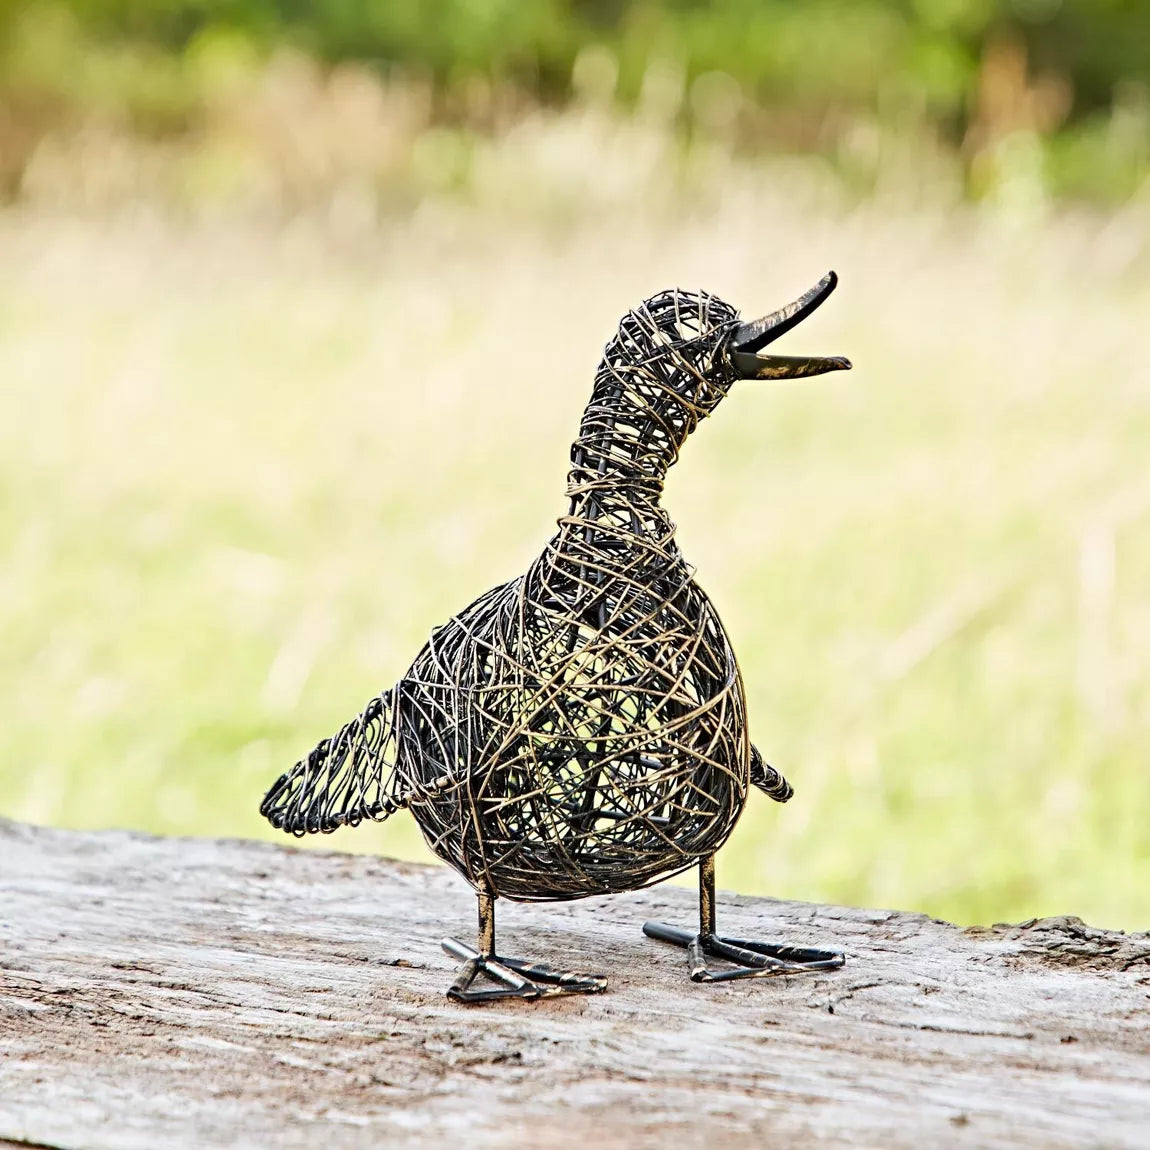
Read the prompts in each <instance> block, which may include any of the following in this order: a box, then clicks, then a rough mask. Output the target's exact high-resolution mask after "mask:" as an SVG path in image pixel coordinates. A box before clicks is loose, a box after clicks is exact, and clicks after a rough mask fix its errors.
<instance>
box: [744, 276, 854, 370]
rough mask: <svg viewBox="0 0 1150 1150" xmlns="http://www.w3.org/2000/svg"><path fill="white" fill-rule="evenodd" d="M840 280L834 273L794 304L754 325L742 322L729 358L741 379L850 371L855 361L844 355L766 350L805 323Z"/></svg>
mask: <svg viewBox="0 0 1150 1150" xmlns="http://www.w3.org/2000/svg"><path fill="white" fill-rule="evenodd" d="M838 282H839V277H838V276H836V275H835V273H834V272H827V274H826V275H825V276H823V278H822V279H821V280H819V282H818V283H817V284H815V286H814V287H813V288H811V290H810V291H808V292H805V293H804V294H803V295H801V296H799V298H798V299H797V300H795V302H794V303H789V304H787V306H786V307H782V308H779V310H778V311H773V312H771V314H770V315H765V316H763V318H762V319H757V320H754V321H753V322H752V323H741V324H739V326H738V327H737V328H735V330H734V331H733V332H732V333H731V338H730V340H729V342H728V343H727V357H728V359H730V361H731V366H732V367H734V369H735V370H736V371H737V372H738V373H739V378H740V379H799V378H800V377H802V376H805V375H822V374H823V373H824V372H827V371H849V370H850V366H851V361H850V360H849V359H844V358H843V357H842V356H841V355H834V356H829V357H825V358H824V357H810V356H799V355H768V354H767V353H766V352H765V351H764V350H763V349H764V348H765V347H767V345H768V344H771V343H773V342H774V341H775V340H776V339H778V338H779V336H780V335H782V334H783V333H784V332H788V331H790V330H791V328H792V327H795V326H796V325H797V324H800V323H802V322H803V320H804V319H806V318H807V316H809V315H810V314H811V312H813V311H814V310H815V309H816V308H817V307H818V306H819V305H820V304H821V303H822V302H823V300H825V299H826V298H827V296H829V295H830V294H831V292H833V291H834V290H835V287H836V285H837V284H838Z"/></svg>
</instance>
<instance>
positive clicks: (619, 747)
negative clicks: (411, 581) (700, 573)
mask: <svg viewBox="0 0 1150 1150" xmlns="http://www.w3.org/2000/svg"><path fill="white" fill-rule="evenodd" d="M661 527H662V530H661V531H660V532H658V533H652V532H648V531H640V532H639V533H635V531H634V527H633V526H630V527H628V528H627V529H625V530H624V529H620V528H619V527H617V526H616V527H612V526H610V525H605V524H604V523H603V522H602V521H595V520H585V519H582V518H580V517H578V516H572V517H569V518H568V519H567V520H565V521H563V522H562V523H561V525H560V530H559V532H558V533H557V534H556V535H555V537H554V538H553V539H552V540H551V541H550V543H549V544H548V546H547V548H546V549H545V550H544V552H543V554H542V555H541V556H540V557H539V559H537V560H536V561H535V562H534V563H533V564H532V565H531V567H530V568H529V569H528V571H527V573H526V574H525V575H524V576H522V577H521V578H519V579H515V580H513V581H511V582H509V583H506V584H504V585H502V586H500V587H497V588H495V589H494V590H493V591H491V592H489V593H488V594H487V595H484V596H483V597H481V598H480V599H478V600H477V601H476V602H475V603H473V604H472V605H471V606H470V607H468V608H467V609H466V610H464V611H462V612H460V614H459V615H457V616H456V617H455V618H453V619H452V620H451V621H450V622H449V623H448V624H447V625H446V626H444V627H441V628H438V629H436V631H435V632H434V633H433V634H432V636H431V638H430V640H429V641H428V643H427V645H426V646H425V647H424V648H423V650H422V651H421V652H420V653H419V655H418V656H417V658H416V660H415V662H414V663H413V664H412V666H411V668H410V670H409V671H408V672H407V673H406V674H405V675H404V677H403V679H402V680H401V681H400V683H399V684H398V685H397V687H396V688H395V704H394V705H395V716H394V722H395V724H396V730H397V736H398V761H397V771H398V772H399V773H400V774H401V775H402V776H403V777H404V779H405V782H406V786H405V788H404V790H405V792H406V795H407V805H408V806H409V808H410V809H411V812H412V814H413V815H414V816H415V818H416V820H417V821H418V823H419V825H420V828H421V829H422V831H423V834H424V836H425V838H426V839H427V842H428V844H429V845H430V847H431V849H432V850H434V851H435V853H436V854H438V855H439V857H440V858H442V859H443V860H444V861H445V862H448V863H450V864H451V865H452V866H454V867H455V868H456V869H457V870H459V871H460V873H462V874H463V875H464V876H465V877H466V878H467V879H468V880H469V881H470V882H471V883H472V885H473V886H475V887H476V888H477V889H484V890H488V891H490V892H491V893H492V894H495V895H498V896H502V897H505V898H510V899H573V898H581V897H584V896H586V895H594V894H608V893H612V892H614V891H619V890H630V889H634V888H636V887H640V886H645V885H647V884H648V883H652V882H655V881H658V880H659V879H662V878H665V877H667V876H668V875H671V874H674V873H676V872H678V871H681V870H684V869H686V868H687V867H689V866H691V865H693V864H694V863H695V862H697V861H698V859H699V858H700V857H702V856H703V855H706V854H710V853H713V852H714V851H715V850H717V849H718V847H719V846H721V845H722V843H723V842H724V841H725V840H726V838H727V836H728V835H729V834H730V832H731V829H732V828H733V827H734V825H735V821H736V820H737V818H738V816H739V814H740V812H741V811H742V808H743V805H744V803H745V802H746V797H747V788H748V782H749V777H750V743H749V740H748V737H747V725H746V706H745V702H744V697H743V684H742V679H741V676H740V674H739V668H738V664H737V663H736V661H735V656H734V652H733V651H732V649H731V646H730V643H729V641H728V640H727V637H726V634H725V632H724V631H723V627H722V624H721V622H720V621H719V617H718V615H717V613H716V612H715V610H714V608H713V607H712V605H711V603H710V601H709V600H708V599H707V597H706V595H705V594H704V593H703V591H702V590H701V589H700V588H699V586H698V585H697V584H696V583H695V581H694V579H693V578H692V572H691V570H690V568H689V567H688V565H687V564H686V562H685V561H684V559H683V558H682V555H681V554H680V552H679V549H678V547H677V546H675V544H674V540H673V536H672V531H673V528H672V527H671V525H670V522H669V520H665V518H664V521H663V523H662V524H661Z"/></svg>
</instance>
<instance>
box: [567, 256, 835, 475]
mask: <svg viewBox="0 0 1150 1150" xmlns="http://www.w3.org/2000/svg"><path fill="white" fill-rule="evenodd" d="M837 284H838V277H837V276H836V275H835V273H834V272H828V273H827V274H826V275H825V276H823V278H822V279H821V280H819V282H818V283H817V284H815V286H814V287H813V288H811V289H810V290H809V291H807V292H805V293H804V294H803V295H801V296H800V297H799V298H798V299H797V300H795V301H794V302H793V303H789V304H787V305H786V307H782V308H779V309H778V311H773V312H771V313H770V314H768V315H765V316H763V317H762V318H761V319H756V320H752V321H751V322H749V323H747V322H742V321H741V320H740V317H739V313H738V311H736V310H735V308H733V307H732V306H731V305H730V304H728V303H725V302H724V301H723V300H721V299H719V298H718V297H717V296H713V295H709V294H708V293H706V292H687V291H683V290H681V289H679V288H673V289H671V290H670V291H664V292H660V293H659V294H658V295H655V296H652V297H651V298H650V299H648V300H646V301H644V302H643V303H642V304H640V305H639V307H637V308H635V310H634V311H630V312H628V313H627V315H625V316H624V317H623V320H622V322H621V323H620V325H619V331H618V333H617V334H616V335H615V338H614V339H612V340H611V341H610V343H608V344H607V346H606V348H605V349H604V353H603V360H602V362H601V363H600V365H599V370H598V372H597V374H596V376H595V390H594V392H593V394H592V397H591V402H590V404H589V405H588V407H587V410H586V412H585V413H584V416H583V422H582V425H581V427H580V433H579V438H578V439H577V440H576V441H575V443H574V444H573V445H572V449H571V461H572V464H573V465H574V467H573V470H572V473H571V485H572V488H573V490H572V494H575V492H576V490H584V489H586V488H588V486H593V487H599V486H601V485H602V484H603V483H605V482H607V483H609V482H611V481H612V480H619V479H622V480H624V481H629V482H630V483H632V484H637V485H638V486H640V487H644V488H648V489H650V490H651V491H653V493H655V494H656V495H657V494H658V490H659V488H661V485H662V477H663V475H664V474H665V472H666V470H667V468H668V467H669V466H670V465H671V464H672V463H674V461H675V459H676V458H677V456H678V453H679V449H680V448H681V447H682V445H683V443H684V442H686V439H687V436H688V435H690V434H691V432H692V431H694V430H695V428H696V427H697V426H698V424H699V420H701V419H704V418H706V417H707V416H708V415H710V414H711V412H712V411H714V409H715V408H716V407H717V406H718V405H719V403H720V402H721V401H722V400H723V398H724V397H725V396H726V395H727V393H728V392H729V391H730V389H731V387H732V386H733V385H734V384H735V383H736V382H737V381H738V380H764V379H767V380H769V379H797V378H801V377H803V376H811V375H822V374H823V373H825V372H828V371H845V370H848V369H849V368H850V366H851V364H850V361H849V360H847V359H844V358H843V357H842V356H831V357H812V356H790V355H776V354H774V352H773V351H771V350H769V349H770V347H771V345H772V344H773V343H774V341H775V340H776V339H778V338H779V337H780V336H781V335H783V334H785V333H786V332H788V331H790V330H791V328H793V327H796V326H797V325H798V324H800V323H802V321H803V320H804V319H806V318H807V316H809V315H810V314H811V313H812V312H814V311H815V310H816V309H817V308H818V307H819V306H820V305H821V304H822V303H823V301H824V300H825V299H826V298H827V297H828V296H829V295H830V294H831V292H833V291H834V290H835V286H836V285H837Z"/></svg>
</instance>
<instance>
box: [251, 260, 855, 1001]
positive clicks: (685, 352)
mask: <svg viewBox="0 0 1150 1150" xmlns="http://www.w3.org/2000/svg"><path fill="white" fill-rule="evenodd" d="M836 282H837V280H836V277H835V274H834V273H833V272H831V273H829V274H828V275H826V276H825V277H824V278H823V279H822V280H821V281H820V282H819V283H818V284H817V285H815V287H813V288H812V289H811V290H810V291H808V292H807V293H806V294H804V295H803V296H802V297H800V298H799V299H798V300H796V301H795V302H794V303H792V304H789V305H788V306H787V307H784V308H781V309H780V310H779V311H776V312H773V313H771V314H770V315H767V316H765V317H763V318H762V319H760V320H756V321H754V322H751V323H741V322H740V320H739V315H738V313H737V312H736V311H735V309H734V308H732V307H731V306H730V305H728V304H726V303H724V302H723V301H722V300H720V299H717V298H716V297H715V296H712V295H708V294H706V293H691V292H685V291H681V290H677V289H676V290H672V291H665V292H662V293H661V294H659V295H656V296H653V297H652V298H651V299H649V300H647V301H646V302H644V303H643V304H641V305H640V306H639V307H638V308H636V309H635V310H634V311H632V312H629V313H628V314H627V315H626V316H625V317H624V318H623V320H622V323H621V324H620V326H619V331H618V333H617V334H616V336H615V337H614V339H612V340H611V341H610V342H609V343H608V344H607V347H606V349H605V352H604V356H603V360H602V362H601V364H600V366H599V370H598V373H597V374H596V377H595V387H594V391H593V393H592V396H591V402H590V404H589V405H588V407H587V409H586V411H585V413H584V415H583V420H582V424H581V426H580V429H579V437H578V438H577V439H576V440H575V442H574V444H573V445H572V448H571V470H570V474H569V478H568V486H567V495H568V497H569V500H570V504H569V507H568V510H567V514H566V515H564V516H563V517H562V518H561V519H560V520H559V521H558V528H559V529H558V531H557V533H556V534H555V535H554V536H553V537H552V539H551V540H550V542H549V543H548V544H547V546H546V547H545V548H544V550H543V553H542V554H541V555H540V556H539V558H538V559H536V560H535V561H534V562H533V563H532V564H531V566H530V568H529V569H528V570H527V572H526V573H525V574H523V575H521V576H520V577H519V578H517V579H513V580H511V582H509V583H504V584H503V585H502V586H499V587H495V588H494V589H492V590H491V591H488V592H487V594H485V595H482V596H480V598H478V599H477V600H475V602H474V603H472V604H471V605H470V606H469V607H466V608H464V609H463V610H462V611H460V612H459V614H458V615H456V616H455V617H454V618H452V619H451V620H449V621H448V622H447V623H446V624H444V625H443V626H441V627H437V628H434V629H433V630H432V632H431V637H430V638H429V639H428V641H427V644H426V645H425V646H424V648H423V649H422V650H421V651H420V652H419V654H418V655H417V656H416V658H415V661H414V662H413V663H412V665H411V667H410V669H409V670H408V671H407V673H406V674H405V675H404V676H403V678H402V679H400V680H399V682H398V683H396V684H395V685H394V686H393V687H390V688H388V689H387V690H385V691H384V692H382V694H380V695H378V696H376V697H375V698H374V699H372V700H371V702H370V703H368V705H367V707H366V708H365V709H364V710H363V712H362V713H361V714H360V715H358V716H357V717H356V718H354V719H352V720H351V722H349V723H348V724H347V725H346V726H344V727H343V728H342V729H341V730H340V731H338V732H337V733H336V734H335V735H333V736H332V737H331V738H328V739H324V740H323V741H322V742H321V743H320V744H319V745H318V746H317V747H316V748H315V749H314V750H313V751H312V752H311V753H310V754H309V755H308V756H307V757H306V758H305V759H303V760H301V761H300V762H299V763H297V764H296V765H295V766H294V767H293V768H292V769H291V770H290V771H288V772H287V773H286V774H284V775H283V776H282V777H281V778H280V779H278V780H277V782H276V783H275V784H274V785H273V786H272V787H271V789H270V790H269V791H268V792H267V795H266V796H265V798H264V800H263V803H262V805H261V807H260V810H261V813H262V814H263V815H264V816H265V817H266V818H267V819H268V820H269V821H270V822H271V824H272V825H273V826H275V827H277V828H280V829H282V830H284V831H287V832H289V833H291V834H294V835H305V834H313V833H316V832H321V833H326V832H330V831H334V830H336V829H338V828H340V827H344V826H355V825H357V824H358V823H360V822H362V821H364V820H365V819H374V820H378V821H382V820H384V819H387V818H388V817H390V816H391V815H393V814H394V813H395V812H396V811H398V810H401V809H405V808H406V809H407V810H410V811H411V813H412V814H413V815H414V817H415V819H416V821H417V822H418V824H419V827H420V829H421V830H422V832H423V835H424V837H425V838H426V840H427V843H428V845H429V846H430V847H431V849H432V850H433V851H434V852H435V853H436V854H437V855H438V856H439V857H440V858H441V859H443V860H444V861H445V862H447V863H449V864H450V865H451V866H453V867H454V868H455V869H456V870H457V871H459V873H460V874H462V875H463V877H464V878H466V879H467V881H468V882H469V883H470V884H471V885H472V887H474V889H475V891H476V893H477V895H478V900H479V932H478V944H477V946H476V947H475V948H472V947H470V946H467V945H466V944H464V943H462V942H459V941H457V940H455V939H445V940H444V941H443V946H444V948H445V949H446V950H447V952H448V953H449V954H451V955H453V956H454V957H456V958H458V959H460V960H461V961H462V963H463V965H462V967H461V969H460V971H459V976H458V978H457V979H456V981H455V983H454V985H453V986H452V987H451V989H450V990H449V991H448V994H449V995H450V996H451V997H453V998H455V999H458V1000H460V1001H463V1002H482V1001H486V1000H489V999H493V998H503V997H519V998H540V997H546V996H550V995H555V994H572V993H595V992H598V991H602V990H604V989H605V988H606V986H607V980H606V978H605V977H604V976H602V975H598V974H585V973H581V972H577V971H565V970H558V969H555V968H553V967H551V966H548V965H546V964H544V963H538V962H529V961H526V960H524V959H518V958H510V957H503V956H500V955H499V954H498V952H497V950H496V946H495V901H496V899H497V898H507V899H512V900H518V901H528V900H564V899H576V898H584V897H586V896H588V895H601V894H612V893H617V892H620V891H628V890H635V889H638V888H640V887H644V886H647V885H649V884H651V883H655V882H658V881H660V880H661V879H665V878H668V877H670V876H672V875H674V874H677V873H679V872H681V871H684V870H686V869H687V868H689V867H692V866H695V865H698V867H699V918H700V921H699V929H698V931H697V932H693V931H687V930H681V929H679V928H677V927H673V926H668V925H665V924H662V923H653V922H649V923H647V924H645V926H644V928H643V929H644V931H645V933H646V934H647V935H648V936H649V937H651V938H654V939H659V940H662V941H665V942H670V943H674V944H676V945H678V946H681V947H684V948H685V949H686V950H687V951H688V959H689V965H690V972H691V978H692V979H694V980H695V981H722V980H727V979H734V978H748V977H762V976H767V975H776V974H791V973H798V972H803V971H816V970H827V969H832V968H835V967H838V966H841V965H842V963H843V961H844V957H843V955H842V954H841V953H840V952H837V951H829V950H822V949H818V948H812V947H795V946H784V945H779V944H774V943H769V942H758V941H754V940H747V939H731V938H724V937H721V936H720V935H719V934H718V933H717V928H716V912H715V868H714V856H715V852H716V851H717V850H718V849H719V848H720V847H721V846H722V845H723V843H724V842H725V841H726V839H727V837H728V836H729V835H730V833H731V831H732V829H733V828H734V825H735V822H736V820H737V819H738V818H739V815H740V814H741V813H742V810H743V807H744V805H745V803H746V801H747V794H748V789H749V787H750V786H752V785H753V786H755V787H757V788H758V789H759V790H761V791H763V792H765V793H766V794H767V795H768V796H769V797H770V798H772V799H775V800H776V801H778V802H786V801H787V800H788V799H789V798H790V797H791V794H792V791H791V787H790V784H789V783H788V782H787V781H786V779H785V778H783V776H782V775H781V774H780V773H779V772H778V771H777V770H775V769H774V768H773V767H771V766H768V765H767V763H766V762H765V761H764V760H763V757H762V755H761V754H760V753H759V751H758V750H757V748H756V747H754V746H753V745H752V744H751V742H750V739H749V737H748V730H747V716H746V703H745V699H744V692H743V683H742V679H741V676H740V673H739V667H738V664H737V662H736V660H735V654H734V651H733V650H732V649H731V644H730V642H729V640H728V639H727V636H726V633H725V632H724V630H723V626H722V623H721V622H720V621H719V617H718V615H717V614H716V612H715V609H714V607H713V606H712V605H711V602H710V600H709V599H708V598H707V596H706V595H705V594H704V593H703V591H702V590H701V589H700V588H699V586H698V585H697V584H696V583H695V580H694V573H693V570H692V568H691V567H690V566H689V565H688V564H687V562H686V561H685V560H684V558H683V556H682V554H681V553H680V551H679V548H678V546H677V544H676V542H675V525H674V524H673V523H672V521H671V519H670V518H669V517H668V515H667V513H666V512H665V511H664V510H663V508H662V506H661V505H660V496H661V493H662V488H663V480H664V477H665V475H666V472H667V469H668V468H669V467H670V466H671V465H672V464H673V463H674V462H675V460H676V458H677V457H678V453H679V450H680V449H681V448H682V446H683V444H684V443H685V442H686V440H687V437H688V436H689V435H690V434H691V432H692V431H694V429H695V428H696V426H697V425H698V423H699V421H700V420H701V419H704V418H705V417H707V416H708V415H710V414H711V412H712V411H714V410H715V408H716V407H717V406H718V404H719V403H720V402H721V401H722V399H723V398H724V397H725V396H726V395H727V393H728V391H729V389H730V388H731V387H732V385H733V384H734V383H735V382H736V381H737V380H740V379H793V378H797V377H801V376H812V375H819V374H821V373H823V372H828V371H837V370H842V369H847V368H849V367H850V363H849V361H847V360H846V359H843V358H841V357H831V358H802V357H794V356H780V355H774V354H772V353H770V352H768V351H767V350H766V349H767V347H768V345H770V344H771V343H772V342H773V341H774V340H775V339H777V338H778V337H779V336H780V335H782V334H783V333H784V332H786V331H789V330H790V329H791V328H793V327H795V326H796V325H797V324H798V323H800V322H801V321H802V320H803V319H805V318H806V317H807V316H809V315H810V314H811V313H812V312H813V311H814V310H815V309H816V308H817V307H818V306H819V305H820V304H821V303H822V302H823V301H824V300H825V299H826V298H827V297H828V296H829V295H830V293H831V292H832V291H833V290H834V287H835V284H836ZM708 959H720V960H724V962H725V965H724V966H722V967H718V968H716V967H713V966H711V965H709V963H708ZM481 976H482V977H481Z"/></svg>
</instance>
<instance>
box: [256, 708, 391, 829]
mask: <svg viewBox="0 0 1150 1150" xmlns="http://www.w3.org/2000/svg"><path fill="white" fill-rule="evenodd" d="M394 696H395V691H394V688H393V689H391V690H388V691H384V693H383V694H382V695H378V696H377V697H376V698H374V699H372V701H371V702H370V703H368V705H367V707H365V708H364V710H363V712H362V714H360V715H357V716H356V718H354V719H352V721H351V722H350V723H347V724H346V725H345V726H343V727H342V728H340V730H339V732H338V733H337V734H335V735H333V736H332V737H331V738H330V739H324V740H323V742H321V743H320V744H319V745H318V746H317V747H316V748H315V749H314V750H313V751H312V752H311V754H309V755H308V756H307V758H305V759H301V760H300V761H299V762H298V763H296V765H295V766H294V767H292V769H291V770H290V771H288V772H287V773H286V774H284V775H281V776H280V777H279V778H278V779H277V780H276V782H275V783H274V784H273V785H272V787H271V789H270V790H269V791H268V793H267V794H266V795H264V799H263V802H262V803H260V814H261V815H263V816H264V818H266V819H267V820H268V822H269V823H271V825H272V826H273V827H275V828H276V829H277V830H281V831H286V832H287V833H288V834H292V835H296V836H297V837H302V836H303V835H306V834H316V833H317V832H318V833H323V834H330V833H331V832H332V831H334V830H338V829H339V828H340V827H347V826H351V827H354V826H357V825H358V824H359V823H361V822H363V820H364V819H374V820H375V821H377V822H383V820H384V819H386V818H388V817H389V816H390V815H392V814H394V813H395V812H396V811H397V810H399V809H400V808H401V807H405V806H406V805H407V800H406V798H405V797H403V796H402V795H401V794H400V793H399V778H398V776H397V774H396V772H395V760H396V723H395V719H396V709H395V698H394Z"/></svg>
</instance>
